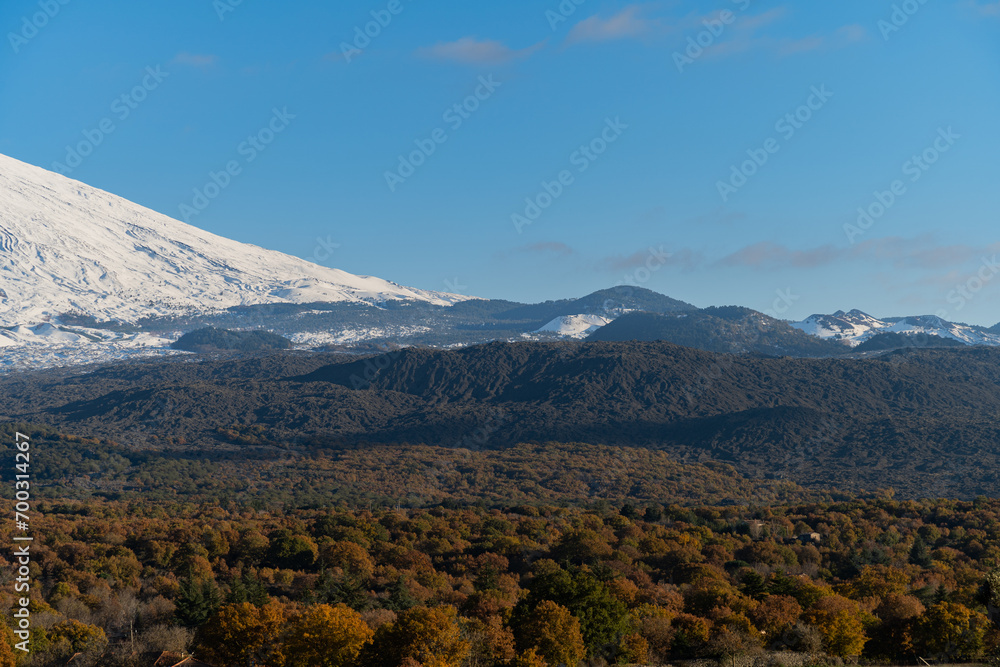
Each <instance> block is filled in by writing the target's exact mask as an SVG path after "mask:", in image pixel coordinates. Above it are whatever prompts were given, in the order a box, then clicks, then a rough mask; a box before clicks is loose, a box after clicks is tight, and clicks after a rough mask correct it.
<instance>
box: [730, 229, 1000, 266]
mask: <svg viewBox="0 0 1000 667" xmlns="http://www.w3.org/2000/svg"><path fill="white" fill-rule="evenodd" d="M997 253H1000V243H996V244H992V245H985V246H971V245H965V244H953V245H940V244H938V243H937V242H936V241H935V240H934V238H933V236H921V237H918V238H912V239H909V238H903V237H899V236H889V237H885V238H879V239H870V240H868V241H865V242H863V243H858V244H856V245H853V246H846V247H841V246H834V245H832V244H827V245H823V246H819V247H816V248H807V249H802V250H797V249H792V248H789V247H787V246H785V245H783V244H780V243H774V242H769V241H763V242H760V243H755V244H753V245H749V246H746V247H745V248H741V249H740V250H737V251H736V252H734V253H732V254H730V255H727V256H726V257H723V258H722V259H720V260H718V261H717V262H716V265H717V266H721V267H742V268H749V269H755V270H762V271H771V270H780V269H790V268H791V269H807V268H820V267H824V266H829V265H831V264H834V263H837V262H852V261H864V262H870V263H875V264H878V265H881V266H883V267H891V268H893V269H897V270H901V269H916V270H923V271H940V270H942V269H955V268H956V267H961V266H964V265H966V264H969V263H972V262H979V261H981V260H982V258H983V257H984V256H992V255H995V254H997Z"/></svg>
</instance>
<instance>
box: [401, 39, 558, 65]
mask: <svg viewBox="0 0 1000 667" xmlns="http://www.w3.org/2000/svg"><path fill="white" fill-rule="evenodd" d="M543 44H544V42H539V43H538V44H535V45H533V46H529V47H528V48H525V49H519V50H515V49H511V48H510V47H508V46H507V45H506V44H504V43H503V42H499V41H496V40H480V39H476V38H475V37H463V38H461V39H459V40H457V41H454V42H439V43H437V44H435V45H434V46H429V47H425V48H422V49H420V50H418V51H417V54H418V55H420V56H423V57H425V58H432V59H434V60H450V61H453V62H459V63H467V64H502V63H507V62H511V61H513V60H518V59H521V58H527V57H528V56H530V55H531V54H533V53H534V52H535V51H537V50H538V49H540V48H541V47H542V45H543Z"/></svg>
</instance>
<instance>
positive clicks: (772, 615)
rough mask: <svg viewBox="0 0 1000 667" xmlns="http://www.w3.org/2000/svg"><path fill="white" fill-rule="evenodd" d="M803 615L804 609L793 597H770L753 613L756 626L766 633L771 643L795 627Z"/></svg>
mask: <svg viewBox="0 0 1000 667" xmlns="http://www.w3.org/2000/svg"><path fill="white" fill-rule="evenodd" d="M801 615H802V607H801V606H800V605H799V603H798V602H797V601H796V600H795V598H793V597H792V596H791V595H768V596H767V597H765V598H764V599H763V600H761V602H760V604H759V605H757V608H756V609H754V610H753V612H751V618H752V620H753V622H754V625H756V626H757V628H758V629H760V630H763V631H764V634H765V637H766V638H767V641H769V642H772V641H774V640H775V639H777V638H778V637H780V636H781V634H782V633H783V632H784V631H785V630H787V629H788V628H790V627H792V626H794V625H795V624H796V623H797V622H798V620H799V616H801Z"/></svg>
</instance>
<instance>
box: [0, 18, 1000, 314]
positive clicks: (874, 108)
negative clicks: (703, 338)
mask: <svg viewBox="0 0 1000 667" xmlns="http://www.w3.org/2000/svg"><path fill="white" fill-rule="evenodd" d="M578 2H579V4H577V3H578ZM46 12H47V14H48V15H46ZM373 13H374V14H373ZM378 20H380V21H381V23H382V24H384V25H379V24H378V23H372V22H373V21H378ZM0 24H2V25H3V32H4V34H5V40H4V44H3V45H2V49H0V53H2V55H0V95H2V99H3V100H4V104H3V105H0V152H2V153H4V154H7V155H10V156H12V157H15V158H18V159H21V160H24V161H26V162H30V163H32V164H36V165H39V166H43V167H46V168H50V169H54V168H57V167H56V165H59V167H58V168H60V169H65V171H66V172H67V173H68V174H69V175H70V176H71V177H73V178H76V179H79V180H81V181H83V182H85V183H88V184H90V185H93V186H96V187H99V188H102V189H105V190H108V191H110V192H113V193H115V194H118V195H121V196H123V197H126V198H128V199H130V200H133V201H135V202H138V203H140V204H143V205H145V206H148V207H150V208H152V209H155V210H157V211H160V212H163V213H166V214H168V215H171V216H173V217H177V218H184V217H186V218H187V219H188V220H189V221H190V222H191V223H192V224H194V225H197V226H199V227H202V228H204V229H207V230H209V231H212V232H214V233H217V234H222V235H225V236H228V237H232V238H235V239H238V240H241V241H245V242H250V243H255V244H258V245H261V246H266V247H269V248H274V249H277V250H281V251H284V252H286V253H290V254H293V255H297V256H301V257H306V258H310V259H314V260H315V261H318V262H320V263H323V264H326V265H328V266H335V267H338V268H342V269H344V270H347V271H351V272H354V273H362V274H369V275H378V276H381V277H384V278H388V279H390V280H394V281H396V282H399V283H403V284H409V285H414V286H418V287H422V288H427V289H438V290H448V291H460V292H464V293H467V294H475V295H479V296H485V297H497V298H510V299H516V300H521V301H532V302H534V301H541V300H545V299H555V298H564V297H570V296H582V295H584V294H587V293H589V292H591V291H593V290H596V289H601V288H604V287H609V286H612V285H615V284H620V283H623V282H624V283H632V284H638V285H642V286H644V287H649V288H650V289H654V290H657V291H659V292H663V293H665V294H668V295H670V296H673V297H675V298H679V299H683V300H686V301H689V302H692V303H694V304H696V305H698V306H708V305H723V304H740V305H746V306H750V307H754V308H757V309H760V310H770V311H771V312H772V313H774V314H777V315H779V316H781V317H785V318H793V319H798V318H802V317H805V316H807V315H809V314H811V313H813V312H832V311H834V310H837V309H841V308H842V309H849V308H861V309H864V310H867V311H869V312H871V313H872V314H875V315H880V316H892V315H906V314H923V313H938V314H941V315H944V316H946V317H948V319H953V320H957V321H966V322H973V323H979V324H987V325H992V324H995V323H997V322H998V321H1000V279H995V278H997V277H998V272H1000V266H998V265H996V264H994V255H995V254H997V253H998V252H1000V245H998V244H1000V237H998V234H997V231H996V229H997V222H998V219H997V213H998V211H1000V187H997V175H998V173H1000V169H998V168H997V156H998V155H1000V127H998V123H997V121H996V118H997V113H998V109H1000V2H997V1H996V0H989V1H987V0H978V1H976V0H968V1H964V0H962V1H953V2H945V1H942V0H935V1H931V0H928V1H926V2H925V3H921V2H920V1H919V0H908V1H907V2H896V3H893V2H884V1H881V0H842V1H840V2H836V3H797V4H792V3H779V2H765V1H763V0H735V1H734V0H713V1H708V2H701V1H690V2H649V3H638V4H630V3H626V2H611V1H602V0H582V1H581V0H565V1H564V2H563V3H562V4H560V2H559V0H551V1H549V2H546V1H539V0H533V1H531V2H528V1H526V0H507V1H506V2H503V3H469V2H457V1H453V0H445V1H441V0H438V1H437V2H433V3H432V2H428V1H427V0H396V1H394V2H390V0H374V1H371V2H369V1H364V2H361V1H356V0H343V1H341V2H336V3H326V2H296V1H294V0H293V1H290V2H286V3H259V2H237V1H236V0H217V1H214V2H213V0H171V1H170V2H164V1H148V2H138V3H120V2H110V1H108V0H88V1H87V2H83V1H82V0H63V1H62V2H60V0H42V1H41V2H38V1H37V0H36V1H35V2H21V1H14V0H11V1H9V2H4V3H3V5H2V8H0ZM38 26H40V27H38ZM366 29H367V31H368V32H369V33H370V34H373V35H375V36H374V37H370V38H368V41H366V38H363V37H362V38H359V37H358V36H359V35H363V34H364V32H365V30H366ZM699 42H700V45H699ZM692 44H693V45H694V46H692ZM456 105H458V108H457V109H456ZM789 114H791V116H790V117H788V115H789ZM108 130H110V131H108ZM68 149H70V150H68ZM77 149H80V150H77ZM414 151H418V153H417V154H414ZM82 153H87V155H86V156H83V155H82ZM74 155H75V156H76V157H74ZM400 156H403V158H404V161H405V162H406V164H403V165H401V164H400ZM914 157H916V161H915V160H914ZM411 158H412V159H411ZM748 161H749V162H748ZM414 163H419V164H416V165H414ZM70 165H73V166H70ZM227 165H228V166H229V167H230V168H231V169H232V173H231V174H224V172H225V171H226V169H227ZM411 167H412V170H411ZM734 169H735V170H736V175H734ZM741 170H742V172H743V173H740V172H741ZM211 174H215V181H217V182H218V183H223V184H225V187H221V188H220V187H217V186H216V185H215V184H213V180H212V177H211ZM387 174H395V175H394V176H391V175H387ZM747 174H749V175H747ZM560 181H562V182H560ZM546 184H547V188H546ZM206 187H207V190H208V192H207V193H206V192H205V190H206ZM894 189H895V193H893V190H894ZM196 190H197V191H199V192H201V193H203V194H209V195H213V196H212V197H211V198H209V197H205V198H204V199H199V197H198V196H196ZM553 195H555V196H553ZM880 200H881V201H880ZM533 205H534V206H538V209H537V210H535V209H534V208H533ZM539 205H542V206H544V208H542V206H539ZM184 207H188V208H184ZM859 208H860V209H862V211H868V212H869V215H870V216H871V217H869V218H861V221H860V223H861V224H859V216H860V214H859ZM518 216H520V217H518ZM845 226H846V228H845Z"/></svg>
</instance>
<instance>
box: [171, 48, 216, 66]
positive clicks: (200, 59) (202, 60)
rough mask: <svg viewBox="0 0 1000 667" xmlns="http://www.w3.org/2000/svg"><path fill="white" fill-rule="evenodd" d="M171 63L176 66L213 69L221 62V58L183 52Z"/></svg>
mask: <svg viewBox="0 0 1000 667" xmlns="http://www.w3.org/2000/svg"><path fill="white" fill-rule="evenodd" d="M171 62H173V63H174V64H175V65H188V66H190V67H211V66H213V65H215V64H216V63H217V62H219V57H218V56H215V55H202V54H197V53H188V52H187V51H182V52H180V53H178V54H177V55H176V56H174V59H173V60H172V61H171Z"/></svg>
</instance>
